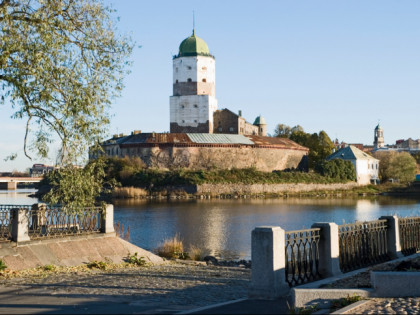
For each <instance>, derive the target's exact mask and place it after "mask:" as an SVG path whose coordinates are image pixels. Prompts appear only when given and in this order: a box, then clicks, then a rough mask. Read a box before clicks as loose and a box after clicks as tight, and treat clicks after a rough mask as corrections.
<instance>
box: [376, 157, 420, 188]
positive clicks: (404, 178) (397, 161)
mask: <svg viewBox="0 0 420 315" xmlns="http://www.w3.org/2000/svg"><path fill="white" fill-rule="evenodd" d="M374 157H375V158H377V159H379V178H380V179H381V181H382V182H385V181H388V180H389V179H394V180H399V181H400V182H401V183H407V182H411V181H413V180H414V179H415V177H416V171H417V165H416V160H415V159H414V157H412V156H411V155H410V154H409V153H407V152H395V151H389V152H385V151H383V152H380V151H379V152H375V154H374Z"/></svg>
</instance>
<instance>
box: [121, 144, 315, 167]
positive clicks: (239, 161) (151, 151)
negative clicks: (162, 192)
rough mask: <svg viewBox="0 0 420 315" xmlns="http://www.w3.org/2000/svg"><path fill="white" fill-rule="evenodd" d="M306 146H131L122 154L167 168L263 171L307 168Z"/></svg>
mask: <svg viewBox="0 0 420 315" xmlns="http://www.w3.org/2000/svg"><path fill="white" fill-rule="evenodd" d="M306 153H307V152H306V150H290V149H281V148H263V147H252V146H233V145H232V146H229V145H194V146H176V145H165V146H130V147H123V148H122V155H123V156H124V155H129V156H138V157H140V158H141V159H142V160H143V161H144V162H145V163H146V164H147V165H148V166H150V167H159V168H164V169H170V168H178V167H181V168H189V169H209V168H213V167H214V168H219V169H231V168H248V167H255V168H256V169H258V170H260V171H264V172H271V171H273V170H284V169H287V168H306V162H307V159H306Z"/></svg>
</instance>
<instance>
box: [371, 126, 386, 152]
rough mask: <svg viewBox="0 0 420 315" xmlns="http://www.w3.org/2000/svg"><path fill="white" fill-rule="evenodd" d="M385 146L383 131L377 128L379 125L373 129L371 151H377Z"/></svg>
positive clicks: (379, 127)
mask: <svg viewBox="0 0 420 315" xmlns="http://www.w3.org/2000/svg"><path fill="white" fill-rule="evenodd" d="M384 146H385V141H384V130H383V129H382V128H381V126H379V124H378V125H377V126H376V128H375V136H374V140H373V149H374V150H378V149H380V148H383V147H384Z"/></svg>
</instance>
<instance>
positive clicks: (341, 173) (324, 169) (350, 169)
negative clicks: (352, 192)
mask: <svg viewBox="0 0 420 315" xmlns="http://www.w3.org/2000/svg"><path fill="white" fill-rule="evenodd" d="M315 170H316V171H317V172H318V173H320V174H321V175H323V176H326V177H330V178H337V179H341V180H351V181H355V180H356V170H355V169H354V165H353V163H352V162H350V161H345V160H342V159H334V160H331V161H325V160H324V161H321V162H320V163H318V164H317V165H316V166H315Z"/></svg>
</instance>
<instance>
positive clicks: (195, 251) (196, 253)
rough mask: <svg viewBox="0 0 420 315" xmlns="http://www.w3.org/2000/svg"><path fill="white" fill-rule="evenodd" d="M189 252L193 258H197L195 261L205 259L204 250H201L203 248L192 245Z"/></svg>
mask: <svg viewBox="0 0 420 315" xmlns="http://www.w3.org/2000/svg"><path fill="white" fill-rule="evenodd" d="M188 254H189V256H190V258H191V259H192V260H195V261H200V260H203V251H202V250H201V248H198V247H196V246H194V245H191V246H190V249H189V251H188Z"/></svg>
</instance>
